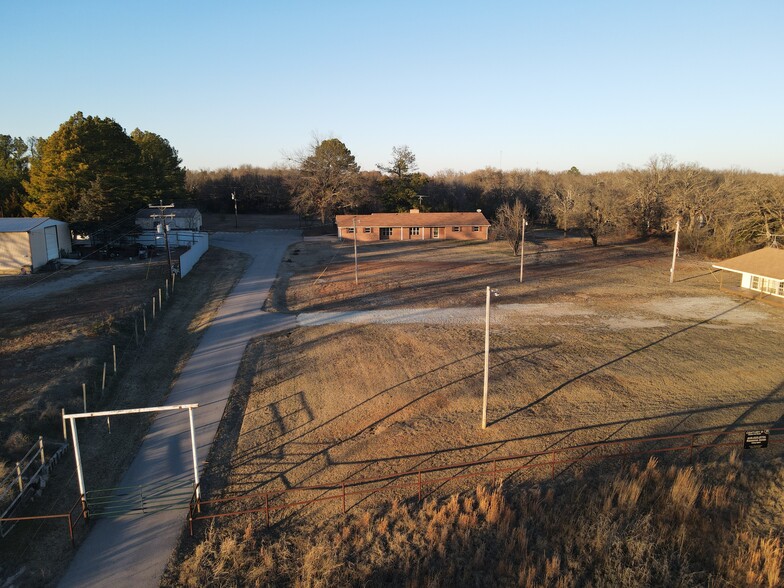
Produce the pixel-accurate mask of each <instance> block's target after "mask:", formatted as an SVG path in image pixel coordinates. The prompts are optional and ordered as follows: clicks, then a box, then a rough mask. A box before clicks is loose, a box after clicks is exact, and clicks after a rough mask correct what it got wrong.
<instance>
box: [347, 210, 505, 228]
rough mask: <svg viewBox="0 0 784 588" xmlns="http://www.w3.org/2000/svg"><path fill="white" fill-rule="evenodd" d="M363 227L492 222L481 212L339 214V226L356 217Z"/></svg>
mask: <svg viewBox="0 0 784 588" xmlns="http://www.w3.org/2000/svg"><path fill="white" fill-rule="evenodd" d="M355 218H356V219H357V224H358V225H360V226H363V227H449V226H457V225H463V226H466V225H472V226H480V227H487V226H490V223H489V222H488V221H487V219H486V218H485V215H484V214H482V213H481V212H413V213H412V212H374V213H373V214H357V215H353V214H339V215H337V216H336V217H335V222H336V223H337V225H338V227H341V228H342V227H351V226H353V224H354V219H355Z"/></svg>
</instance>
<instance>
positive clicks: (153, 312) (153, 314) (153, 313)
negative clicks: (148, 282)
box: [152, 296, 155, 320]
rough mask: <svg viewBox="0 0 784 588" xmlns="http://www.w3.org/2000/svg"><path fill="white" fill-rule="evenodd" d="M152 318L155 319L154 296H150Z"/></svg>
mask: <svg viewBox="0 0 784 588" xmlns="http://www.w3.org/2000/svg"><path fill="white" fill-rule="evenodd" d="M152 320H155V296H153V297H152Z"/></svg>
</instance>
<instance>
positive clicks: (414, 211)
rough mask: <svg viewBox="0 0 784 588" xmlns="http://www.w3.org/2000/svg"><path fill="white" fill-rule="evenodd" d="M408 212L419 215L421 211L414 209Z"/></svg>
mask: <svg viewBox="0 0 784 588" xmlns="http://www.w3.org/2000/svg"><path fill="white" fill-rule="evenodd" d="M408 212H410V213H411V214H419V209H418V208H412V209H411V210H409V211H408Z"/></svg>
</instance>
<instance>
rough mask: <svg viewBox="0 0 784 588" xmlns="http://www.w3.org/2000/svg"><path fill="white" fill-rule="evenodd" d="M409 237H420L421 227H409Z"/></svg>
mask: <svg viewBox="0 0 784 588" xmlns="http://www.w3.org/2000/svg"><path fill="white" fill-rule="evenodd" d="M408 236H409V237H419V227H409V229H408Z"/></svg>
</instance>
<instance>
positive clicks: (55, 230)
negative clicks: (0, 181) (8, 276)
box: [0, 217, 71, 273]
mask: <svg viewBox="0 0 784 588" xmlns="http://www.w3.org/2000/svg"><path fill="white" fill-rule="evenodd" d="M70 252H71V233H70V230H69V228H68V223H65V222H63V221H58V220H54V219H52V218H48V217H43V218H0V272H3V273H19V272H20V271H21V270H22V269H27V270H31V271H35V270H36V269H38V268H40V267H41V266H44V265H46V263H47V262H48V261H50V260H52V259H59V258H60V256H61V254H62V253H70Z"/></svg>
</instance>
